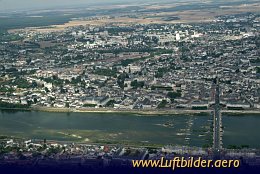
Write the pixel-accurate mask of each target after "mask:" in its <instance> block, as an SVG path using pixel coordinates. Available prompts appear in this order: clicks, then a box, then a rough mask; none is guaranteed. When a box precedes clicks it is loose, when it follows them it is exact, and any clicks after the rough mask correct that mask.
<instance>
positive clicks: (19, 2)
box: [0, 0, 136, 12]
mask: <svg viewBox="0 0 260 174" xmlns="http://www.w3.org/2000/svg"><path fill="white" fill-rule="evenodd" d="M126 1H128V2H129V1H134V0H0V11H4V12H8V11H14V10H25V9H44V8H50V7H66V6H68V7H69V6H79V5H87V4H95V3H96V4H97V3H102V2H103V3H104V2H106V3H108V2H113V3H114V2H116V3H117V2H126ZM135 1H136V0H135Z"/></svg>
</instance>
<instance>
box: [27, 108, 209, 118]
mask: <svg viewBox="0 0 260 174" xmlns="http://www.w3.org/2000/svg"><path fill="white" fill-rule="evenodd" d="M32 110H33V111H42V112H65V113H104V114H106V113H118V114H138V115H144V116H153V115H183V114H185V115H197V114H199V115H200V114H203V115H209V114H210V113H211V112H212V110H183V109H181V110H155V109H154V110H137V109H107V108H105V109H103V108H78V109H69V108H49V107H37V108H32Z"/></svg>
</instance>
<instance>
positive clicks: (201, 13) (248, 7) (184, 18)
mask: <svg viewBox="0 0 260 174" xmlns="http://www.w3.org/2000/svg"><path fill="white" fill-rule="evenodd" d="M206 2H207V1H206ZM147 8H158V9H159V8H166V7H165V6H151V7H147ZM167 8H169V6H167ZM243 12H257V13H259V12H260V2H259V3H254V4H245V5H239V6H222V7H221V8H218V9H210V10H207V9H204V10H186V11H178V12H167V13H166V12H163V13H150V14H145V15H142V16H140V15H139V17H137V18H130V17H116V18H107V17H106V18H100V19H92V20H73V21H70V22H68V23H65V24H63V25H52V26H50V27H49V28H48V27H44V28H25V29H15V30H9V32H17V31H21V30H26V31H34V32H59V31H62V30H65V29H66V28H67V27H75V26H80V25H83V26H86V25H91V26H105V25H117V26H125V25H131V24H155V23H157V24H163V23H169V24H175V23H200V22H210V21H213V20H214V19H215V17H216V16H219V15H228V14H239V13H243ZM137 15H138V14H137ZM170 16H176V17H179V18H180V20H173V21H164V20H163V17H170Z"/></svg>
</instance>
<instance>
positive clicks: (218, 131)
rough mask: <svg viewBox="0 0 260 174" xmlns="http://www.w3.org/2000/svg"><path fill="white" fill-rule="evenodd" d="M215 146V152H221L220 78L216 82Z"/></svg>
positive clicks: (214, 112)
mask: <svg viewBox="0 0 260 174" xmlns="http://www.w3.org/2000/svg"><path fill="white" fill-rule="evenodd" d="M213 120H214V121H213V148H214V150H215V152H219V151H220V149H221V148H222V132H223V130H222V116H221V112H220V90H219V79H217V80H216V84H215V105H214V111H213Z"/></svg>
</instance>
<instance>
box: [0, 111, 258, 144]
mask: <svg viewBox="0 0 260 174" xmlns="http://www.w3.org/2000/svg"><path fill="white" fill-rule="evenodd" d="M223 125H224V126H225V129H224V130H225V132H224V137H223V141H224V144H225V145H230V144H232V145H234V144H236V145H241V144H243V145H249V146H250V147H259V144H260V142H259V140H260V137H259V134H258V132H259V129H260V126H259V125H260V117H259V116H244V117H243V116H224V118H223ZM211 126H212V120H211V118H210V116H205V115H204V116H203V115H199V116H198V115H196V116H192V115H155V116H141V115H138V114H125V113H122V114H120V113H106V114H102V113H48V112H20V111H19V112H10V111H8V112H6V111H0V135H8V136H14V137H20V138H28V139H40V140H41V139H47V140H59V141H79V142H86V143H87V142H90V143H91V142H94V143H95V142H101V143H102V142H104V143H128V144H131V143H132V144H164V145H165V144H172V145H189V146H205V145H210V144H211V143H212V131H211V129H212V128H211ZM242 128H243V129H242ZM257 130H258V131H257Z"/></svg>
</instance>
